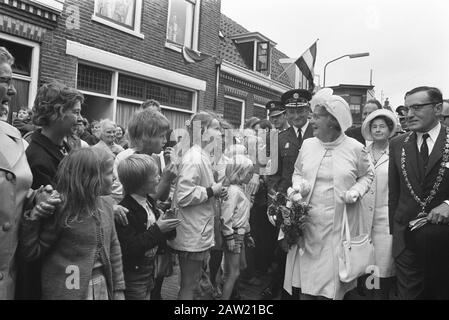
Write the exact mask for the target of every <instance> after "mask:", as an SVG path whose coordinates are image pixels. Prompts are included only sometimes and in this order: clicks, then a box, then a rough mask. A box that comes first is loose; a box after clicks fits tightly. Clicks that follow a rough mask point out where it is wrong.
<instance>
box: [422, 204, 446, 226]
mask: <svg viewBox="0 0 449 320" xmlns="http://www.w3.org/2000/svg"><path fill="white" fill-rule="evenodd" d="M427 221H429V222H430V223H433V224H440V223H441V224H448V223H449V205H447V204H446V203H442V204H440V205H439V206H438V207H435V208H433V209H432V210H431V211H430V213H429V214H428V215H427Z"/></svg>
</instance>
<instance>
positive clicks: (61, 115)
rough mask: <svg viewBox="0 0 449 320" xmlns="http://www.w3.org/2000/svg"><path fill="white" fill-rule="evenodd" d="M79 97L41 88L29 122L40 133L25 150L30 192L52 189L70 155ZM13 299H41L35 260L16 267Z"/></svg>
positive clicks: (58, 86)
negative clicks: (65, 158) (30, 180)
mask: <svg viewBox="0 0 449 320" xmlns="http://www.w3.org/2000/svg"><path fill="white" fill-rule="evenodd" d="M83 101H84V97H83V95H82V94H81V93H80V92H79V91H77V90H76V89H73V88H69V87H67V86H65V85H63V84H62V83H60V82H51V83H48V84H44V85H42V86H41V87H40V88H39V90H38V92H37V96H36V99H35V101H34V106H33V122H34V124H36V125H37V126H40V127H41V129H38V130H35V131H34V133H33V134H32V136H31V143H30V145H29V147H28V148H27V150H26V155H27V158H28V163H29V165H30V168H31V172H32V173H33V184H32V188H33V189H37V188H39V187H40V186H42V185H47V184H50V185H54V183H55V180H54V179H55V176H56V171H57V169H58V165H59V163H60V162H61V161H62V159H63V158H64V157H65V156H66V155H67V154H68V153H69V152H70V146H69V145H68V144H67V142H65V139H64V138H65V137H67V136H69V135H71V134H72V128H73V127H74V126H75V125H76V123H77V120H78V118H79V117H80V113H81V104H82V103H83ZM17 279H18V280H17V298H19V299H27V300H29V299H40V298H41V281H40V279H41V263H40V261H39V260H36V261H32V262H29V263H26V264H19V277H18V278H17Z"/></svg>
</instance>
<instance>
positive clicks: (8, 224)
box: [2, 222, 11, 232]
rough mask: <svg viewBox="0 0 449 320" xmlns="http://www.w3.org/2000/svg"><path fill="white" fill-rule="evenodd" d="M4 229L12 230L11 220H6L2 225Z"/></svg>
mask: <svg viewBox="0 0 449 320" xmlns="http://www.w3.org/2000/svg"><path fill="white" fill-rule="evenodd" d="M2 229H3V231H5V232H6V231H9V230H11V224H10V223H9V222H6V223H5V224H4V225H3V227H2Z"/></svg>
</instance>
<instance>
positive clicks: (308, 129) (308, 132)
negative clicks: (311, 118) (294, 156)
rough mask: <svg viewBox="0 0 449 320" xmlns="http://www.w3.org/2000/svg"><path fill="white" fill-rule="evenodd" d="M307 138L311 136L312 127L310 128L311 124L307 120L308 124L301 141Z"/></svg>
mask: <svg viewBox="0 0 449 320" xmlns="http://www.w3.org/2000/svg"><path fill="white" fill-rule="evenodd" d="M308 138H313V128H312V126H311V125H310V122H309V124H308V125H307V129H306V131H305V132H304V137H303V138H302V141H303V142H304V140H305V139H308Z"/></svg>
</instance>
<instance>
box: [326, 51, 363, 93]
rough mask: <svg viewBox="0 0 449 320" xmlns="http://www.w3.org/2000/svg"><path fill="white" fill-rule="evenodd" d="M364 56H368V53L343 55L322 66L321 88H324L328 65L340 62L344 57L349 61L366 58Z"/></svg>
mask: <svg viewBox="0 0 449 320" xmlns="http://www.w3.org/2000/svg"><path fill="white" fill-rule="evenodd" d="M366 56H369V52H363V53H353V54H345V55H344V56H341V57H338V58H337V59H334V60H331V61H329V62H328V63H326V65H325V66H324V74H323V87H326V67H327V65H328V64H329V63H331V62H334V61H337V60H340V59H341V58H344V57H349V58H350V59H355V58H361V57H366Z"/></svg>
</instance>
